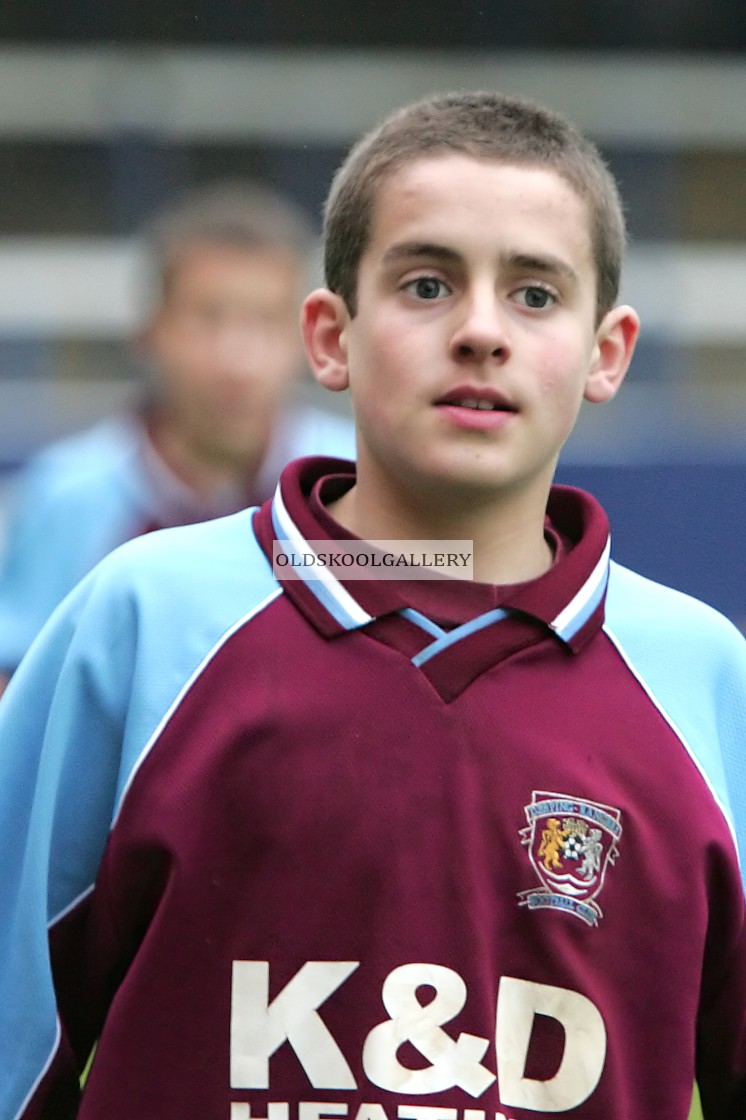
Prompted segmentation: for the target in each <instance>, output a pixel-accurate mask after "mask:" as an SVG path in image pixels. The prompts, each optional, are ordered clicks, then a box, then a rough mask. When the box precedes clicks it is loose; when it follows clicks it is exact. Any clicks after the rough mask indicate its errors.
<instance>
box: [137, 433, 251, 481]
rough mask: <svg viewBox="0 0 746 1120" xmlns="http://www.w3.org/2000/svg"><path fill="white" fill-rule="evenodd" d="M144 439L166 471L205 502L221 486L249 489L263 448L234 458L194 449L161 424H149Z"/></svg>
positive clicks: (206, 450)
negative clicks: (165, 467) (166, 468)
mask: <svg viewBox="0 0 746 1120" xmlns="http://www.w3.org/2000/svg"><path fill="white" fill-rule="evenodd" d="M148 435H149V437H150V442H151V444H152V446H153V448H154V450H155V452H156V454H157V455H158V456H159V457H160V458H161V459H162V460H163V462H164V463H165V464H166V466H167V467H168V469H169V470H170V471H172V473H173V474H174V475H176V477H177V478H179V479H180V480H181V481H182V482H183V483H184V484H185V485H186V486H188V487H189V489H190V490H192V491H193V492H194V493H195V494H196V495H197V496H198V497H200V498H209V496H210V495H211V494H213V493H215V491H217V490H219V489H220V488H221V487H224V486H229V485H231V486H241V487H243V488H245V487H250V486H251V483H252V480H253V479H254V478H255V477H256V474H257V472H258V470H259V467H260V466H261V462H262V457H263V453H264V448H259V449H256V448H252V450H251V452H250V453H248V454H245V455H241V456H236V455H229V454H227V453H225V454H219V453H217V452H214V451H212V450H211V449H207V448H201V447H197V446H195V444H194V442H193V441H191V440H189V439H188V438H187V437H186V436H185V435H184V434H183V433H182V432H181V431H180V430H179V429H178V428H177V427H176V426H173V425H171V424H169V423H168V422H166V421H165V420H164V421H161V422H159V421H156V422H154V423H152V424H151V425H150V426H149V429H148Z"/></svg>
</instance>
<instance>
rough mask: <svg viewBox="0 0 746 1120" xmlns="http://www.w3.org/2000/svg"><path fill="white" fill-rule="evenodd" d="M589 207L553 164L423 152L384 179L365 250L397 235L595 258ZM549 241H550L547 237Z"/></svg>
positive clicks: (384, 246) (386, 244) (386, 243)
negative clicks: (511, 161) (419, 156)
mask: <svg viewBox="0 0 746 1120" xmlns="http://www.w3.org/2000/svg"><path fill="white" fill-rule="evenodd" d="M590 225H591V222H590V215H589V209H588V206H587V204H586V202H585V200H584V199H582V198H581V197H580V195H579V194H578V193H577V191H576V190H575V189H574V187H572V186H571V185H570V183H569V182H568V181H567V180H566V179H565V178H563V176H561V175H560V174H559V173H558V172H556V171H554V170H553V169H552V168H549V167H545V166H534V165H530V166H524V165H518V164H512V163H506V162H502V161H499V160H489V159H476V158H472V157H471V156H467V155H462V154H458V153H448V154H444V155H441V154H438V155H434V156H428V157H423V158H421V159H416V160H413V161H411V162H409V163H406V164H404V165H403V166H401V167H398V168H396V169H395V170H393V171H391V172H390V173H389V174H388V175H387V176H386V177H385V178H384V179H383V180H382V182H381V183H380V184H379V186H378V190H377V192H376V195H375V199H374V204H373V208H372V215H371V227H370V238H369V243H368V250H369V251H371V252H372V253H373V254H376V253H378V252H386V251H387V249H388V248H389V247H390V246H391V244H393V243H396V242H397V241H398V240H400V239H401V240H405V241H406V240H413V241H415V240H437V242H438V243H443V244H445V245H453V246H454V247H457V246H458V245H463V246H464V247H470V246H473V247H476V246H479V247H481V248H482V249H483V250H484V249H485V248H487V247H488V246H489V245H491V244H493V243H494V244H495V245H496V246H497V244H498V243H499V247H500V248H501V249H503V248H504V247H505V245H506V243H507V242H511V241H513V240H517V241H519V242H520V243H521V244H520V245H515V246H511V247H515V248H522V249H523V248H528V247H529V246H528V245H527V244H524V242H531V243H532V245H531V247H532V248H533V249H534V250H538V249H539V248H541V246H542V245H543V246H544V249H545V251H547V250H549V249H551V250H552V251H558V250H563V251H564V252H566V253H570V254H572V255H573V256H574V257H576V258H581V257H582V258H587V260H588V262H589V263H592V249H591V229H590ZM548 242H549V244H547V243H548Z"/></svg>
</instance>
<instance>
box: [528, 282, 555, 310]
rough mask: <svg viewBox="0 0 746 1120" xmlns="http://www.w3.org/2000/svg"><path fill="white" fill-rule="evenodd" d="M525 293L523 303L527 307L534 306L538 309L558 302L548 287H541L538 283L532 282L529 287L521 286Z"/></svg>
mask: <svg viewBox="0 0 746 1120" xmlns="http://www.w3.org/2000/svg"><path fill="white" fill-rule="evenodd" d="M521 294H522V295H523V303H524V305H525V306H526V307H532V308H534V309H535V310H537V311H540V310H542V309H543V308H544V307H548V306H549V305H550V304H552V303H556V302H557V300H556V297H555V296H554V295H552V293H551V292H549V291H547V289H546V288H540V287H539V286H538V285H537V284H531V285H529V286H528V287H527V288H521Z"/></svg>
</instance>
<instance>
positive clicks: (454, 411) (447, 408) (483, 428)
mask: <svg viewBox="0 0 746 1120" xmlns="http://www.w3.org/2000/svg"><path fill="white" fill-rule="evenodd" d="M437 407H438V411H439V412H440V413H441V414H442V415H443V416H445V417H446V418H447V419H448V420H449V421H450V422H451V423H452V424H455V425H456V427H458V428H468V429H470V430H471V431H473V432H490V431H494V430H495V429H496V428H503V427H505V425H506V424H507V423H508V421H509V420H511V419H512V417H513V416H515V413H514V412H509V411H507V410H501V409H497V408H489V409H488V408H461V407H460V406H459V405H456V404H439V405H438V406H437Z"/></svg>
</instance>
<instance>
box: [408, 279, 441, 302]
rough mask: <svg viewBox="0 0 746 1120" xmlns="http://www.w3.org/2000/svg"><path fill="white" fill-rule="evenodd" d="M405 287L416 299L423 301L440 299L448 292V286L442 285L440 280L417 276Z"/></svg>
mask: <svg viewBox="0 0 746 1120" xmlns="http://www.w3.org/2000/svg"><path fill="white" fill-rule="evenodd" d="M406 287H407V289H408V290H409V291H411V292H413V293H414V295H416V296H417V298H418V299H425V300H432V299H442V298H443V296H444V295H448V293H449V291H450V289H449V288H448V285H447V284H444V283H443V281H442V280H438V278H437V277H436V276H418V277H417V279H416V280H411V281H410V282H409V283H408V284H407V285H406Z"/></svg>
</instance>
